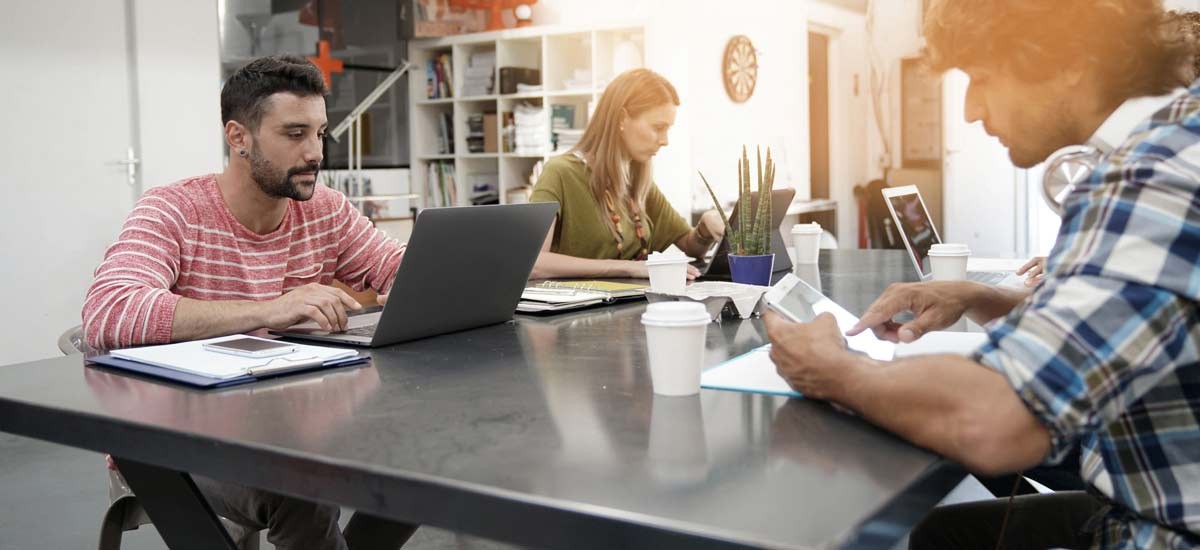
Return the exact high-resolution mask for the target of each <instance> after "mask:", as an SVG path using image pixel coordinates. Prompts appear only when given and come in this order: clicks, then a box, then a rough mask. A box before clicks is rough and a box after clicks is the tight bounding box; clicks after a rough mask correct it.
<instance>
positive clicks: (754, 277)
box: [729, 254, 775, 286]
mask: <svg viewBox="0 0 1200 550" xmlns="http://www.w3.org/2000/svg"><path fill="white" fill-rule="evenodd" d="M774 267H775V255H774V254H763V255H760V256H737V255H734V254H730V255H729V274H730V276H731V277H732V278H733V282H735V283H742V284H745V285H759V286H771V272H772V271H773V268H774Z"/></svg>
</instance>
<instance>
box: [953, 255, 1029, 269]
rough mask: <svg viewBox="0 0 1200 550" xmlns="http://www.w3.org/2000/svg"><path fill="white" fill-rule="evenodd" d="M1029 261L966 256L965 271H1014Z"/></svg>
mask: <svg viewBox="0 0 1200 550" xmlns="http://www.w3.org/2000/svg"><path fill="white" fill-rule="evenodd" d="M1027 261H1029V259H1028V258H1026V259H1024V260H1021V259H1016V258H975V257H970V258H967V271H1016V270H1018V269H1020V268H1021V266H1023V265H1025V262H1027Z"/></svg>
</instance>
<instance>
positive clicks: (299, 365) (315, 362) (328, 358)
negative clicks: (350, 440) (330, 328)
mask: <svg viewBox="0 0 1200 550" xmlns="http://www.w3.org/2000/svg"><path fill="white" fill-rule="evenodd" d="M236 338H245V336H243V335H232V336H220V337H217V338H208V339H205V340H195V341H191V342H180V343H177V344H165V345H161V346H146V347H141V348H130V349H123V350H115V351H112V352H110V353H109V354H108V355H101V356H99V357H94V358H91V359H89V362H91V363H95V364H99V365H104V366H107V367H113V368H117V369H122V370H127V371H133V372H137V373H140V374H146V375H150V376H155V377H158V378H165V379H169V380H173V381H175V382H181V383H184V384H188V385H191V386H198V387H216V386H229V385H235V384H242V383H246V382H253V381H256V380H259V379H262V378H269V377H274V376H279V375H283V374H290V373H296V372H306V371H311V370H318V369H323V368H332V367H339V366H345V365H351V364H356V363H362V362H365V361H367V359H368V357H366V356H363V355H360V354H359V353H358V352H357V351H356V350H353V349H339V348H328V347H323V346H310V345H303V344H295V345H294V346H293V347H294V348H295V350H294V351H292V352H291V353H288V354H285V355H276V356H273V357H242V356H238V355H229V354H226V353H218V352H214V351H209V350H207V349H204V344H209V343H214V342H222V341H225V340H232V339H236Z"/></svg>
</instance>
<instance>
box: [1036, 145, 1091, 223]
mask: <svg viewBox="0 0 1200 550" xmlns="http://www.w3.org/2000/svg"><path fill="white" fill-rule="evenodd" d="M1102 156H1103V154H1102V153H1101V152H1100V150H1099V149H1097V148H1095V147H1092V146H1090V145H1070V146H1067V147H1063V148H1062V149H1059V150H1057V151H1055V152H1054V154H1052V155H1050V158H1048V159H1046V171H1045V172H1044V173H1042V199H1043V200H1045V201H1046V206H1049V207H1050V209H1051V210H1053V211H1054V213H1055V214H1058V216H1059V217H1062V215H1063V201H1064V200H1066V199H1067V195H1070V194H1071V192H1072V191H1074V190H1075V186H1076V185H1078V184H1079V183H1080V182H1082V181H1083V180H1086V179H1087V178H1088V176H1090V175H1091V174H1092V171H1093V170H1095V169H1096V165H1097V164H1099V163H1100V157H1102Z"/></svg>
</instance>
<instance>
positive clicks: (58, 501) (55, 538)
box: [0, 433, 516, 550]
mask: <svg viewBox="0 0 1200 550" xmlns="http://www.w3.org/2000/svg"><path fill="white" fill-rule="evenodd" d="M107 482H108V478H107V476H106V475H105V471H104V455H101V454H97V453H93V452H89V451H81V450H79V449H73V448H70V447H64V446H61V445H56V444H53V443H46V442H43V441H37V440H33V439H28V438H24V437H18V436H14V435H10V434H6V433H0V550H41V549H46V550H85V549H94V548H96V540H97V536H98V535H99V533H100V531H99V528H100V518H101V517H102V516H103V515H104V511H105V509H106V508H107V506H108V485H107ZM348 518H349V514H343V521H345V520H347V519H348ZM260 536H264V539H263V544H262V548H263V549H264V550H271V549H273V548H274V547H273V546H272V545H271V544H269V543H267V542H266V540H265V533H264V534H260ZM121 548H122V549H123V550H165V549H166V544H164V543H163V540H162V538H161V537H159V536H158V532H157V531H155V530H154V527H153V526H152V525H143V526H142V527H141V528H139V529H137V530H136V531H130V532H127V533H125V537H124V538H123V540H122V544H121ZM515 548H516V547H514V546H510V545H506V544H500V543H497V542H493V541H488V540H484V539H480V538H477V537H468V536H461V535H457V534H455V533H451V532H449V531H445V530H442V529H435V528H432V527H422V528H421V529H420V530H418V531H417V534H416V535H414V536H413V538H412V540H410V541H409V542H408V544H405V545H404V550H512V549H515Z"/></svg>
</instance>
